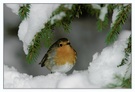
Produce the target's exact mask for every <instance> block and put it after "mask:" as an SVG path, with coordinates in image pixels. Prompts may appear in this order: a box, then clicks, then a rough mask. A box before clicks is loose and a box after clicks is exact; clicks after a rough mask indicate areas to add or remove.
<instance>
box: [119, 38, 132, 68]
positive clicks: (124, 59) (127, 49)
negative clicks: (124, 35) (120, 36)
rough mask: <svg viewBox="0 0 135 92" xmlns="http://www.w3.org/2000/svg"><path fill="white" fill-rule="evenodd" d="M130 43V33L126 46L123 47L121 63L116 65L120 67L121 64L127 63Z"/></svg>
mask: <svg viewBox="0 0 135 92" xmlns="http://www.w3.org/2000/svg"><path fill="white" fill-rule="evenodd" d="M131 44H132V43H131V35H130V37H129V38H128V43H127V48H125V50H124V52H125V57H124V58H123V59H122V61H121V64H120V65H118V66H117V67H120V66H122V65H124V64H126V63H127V61H128V57H129V55H130V54H131Z"/></svg>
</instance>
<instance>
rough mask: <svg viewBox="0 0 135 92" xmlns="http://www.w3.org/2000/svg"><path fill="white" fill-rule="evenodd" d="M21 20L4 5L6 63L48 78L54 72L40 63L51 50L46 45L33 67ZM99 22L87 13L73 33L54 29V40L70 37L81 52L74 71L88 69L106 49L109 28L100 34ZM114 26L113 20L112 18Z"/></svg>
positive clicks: (75, 47)
mask: <svg viewBox="0 0 135 92" xmlns="http://www.w3.org/2000/svg"><path fill="white" fill-rule="evenodd" d="M20 22H21V20H20V18H19V16H17V15H16V14H14V13H13V12H12V11H11V9H10V8H8V7H7V6H6V5H5V4H4V60H3V62H4V64H5V65H8V66H13V67H15V68H16V69H17V70H18V71H19V72H21V73H27V74H29V75H33V76H37V75H47V74H48V73H50V71H49V70H47V68H46V67H40V65H39V64H38V63H39V62H40V61H41V59H42V58H43V56H44V54H45V53H46V51H47V50H48V48H45V47H44V45H42V46H41V51H40V55H39V57H38V59H37V61H36V62H35V63H33V64H28V63H27V61H26V55H25V54H24V51H23V44H22V41H20V40H19V38H18V27H19V24H20ZM96 22H97V19H96V18H95V17H92V16H88V15H87V14H83V15H82V16H81V17H80V18H79V19H75V20H74V21H73V22H72V23H71V27H72V30H71V31H70V33H66V32H64V31H63V30H62V29H61V28H57V29H55V30H54V34H55V35H54V36H55V37H54V41H53V42H55V41H56V40H58V39H59V38H62V37H65V38H68V39H69V40H70V42H71V45H72V47H73V48H74V49H75V50H76V52H77V63H76V64H75V66H74V67H73V69H72V70H71V71H70V72H68V74H70V73H71V72H72V71H73V70H86V69H87V68H88V66H89V63H90V62H91V61H92V56H93V54H95V53H96V52H101V51H102V49H103V48H105V47H106V44H105V38H106V36H107V33H108V31H109V27H108V28H107V29H106V30H104V31H103V32H98V31H97V26H96ZM110 23H111V17H110ZM122 29H123V30H131V15H129V18H128V20H127V21H126V23H125V25H124V26H123V27H122Z"/></svg>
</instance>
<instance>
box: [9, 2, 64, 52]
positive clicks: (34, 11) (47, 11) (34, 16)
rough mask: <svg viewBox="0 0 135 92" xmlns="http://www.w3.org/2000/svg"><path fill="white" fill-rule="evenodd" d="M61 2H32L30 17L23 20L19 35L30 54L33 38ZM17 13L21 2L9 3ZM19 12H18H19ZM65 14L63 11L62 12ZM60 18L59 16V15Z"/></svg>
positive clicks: (25, 49)
mask: <svg viewBox="0 0 135 92" xmlns="http://www.w3.org/2000/svg"><path fill="white" fill-rule="evenodd" d="M59 5H60V4H31V5H30V12H29V17H28V18H26V19H25V20H23V21H22V22H21V24H20V26H19V31H18V37H19V39H20V40H21V41H22V42H23V47H24V52H25V54H28V46H29V45H30V44H32V39H33V38H34V36H35V34H36V33H37V32H40V31H41V29H42V28H44V24H45V23H47V22H48V21H49V19H50V16H51V14H52V12H53V11H54V10H55V9H56V8H58V7H59ZM7 6H8V7H10V8H11V9H12V11H15V12H16V13H17V12H18V10H19V4H11V5H8V4H7ZM17 14H18V13H17ZM60 15H61V16H64V15H63V13H62V14H60ZM57 18H59V17H57Z"/></svg>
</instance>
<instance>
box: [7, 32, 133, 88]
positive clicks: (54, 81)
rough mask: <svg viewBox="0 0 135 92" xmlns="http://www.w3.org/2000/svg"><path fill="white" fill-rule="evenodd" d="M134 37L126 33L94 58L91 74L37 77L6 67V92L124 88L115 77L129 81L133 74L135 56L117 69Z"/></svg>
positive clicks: (78, 72)
mask: <svg viewBox="0 0 135 92" xmlns="http://www.w3.org/2000/svg"><path fill="white" fill-rule="evenodd" d="M130 34H131V33H130V31H122V33H121V34H120V36H119V38H118V40H117V41H115V42H114V44H112V45H110V46H108V47H106V48H104V49H103V50H102V52H101V53H98V52H97V53H95V54H94V55H93V60H92V62H91V63H90V64H89V67H88V69H87V70H82V71H75V70H74V72H73V73H72V74H70V75H67V74H62V73H53V74H48V75H46V76H44V75H39V76H35V77H33V76H31V75H27V74H25V73H19V72H18V71H17V70H16V69H15V68H14V67H8V65H4V88H107V85H109V84H117V85H120V84H121V82H122V81H119V80H118V79H116V78H115V76H116V75H118V76H121V77H125V78H129V75H130V74H131V66H129V63H130V62H131V55H130V58H129V59H128V63H126V64H125V65H123V66H121V67H117V65H119V64H120V63H121V60H122V58H123V57H124V48H126V46H127V44H126V43H127V38H128V37H129V35H130ZM129 67H130V68H129ZM126 71H128V72H127V73H125V72H126Z"/></svg>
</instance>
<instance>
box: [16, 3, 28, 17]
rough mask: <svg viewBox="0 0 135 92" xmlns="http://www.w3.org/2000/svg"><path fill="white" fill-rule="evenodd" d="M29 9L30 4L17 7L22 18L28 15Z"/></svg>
mask: <svg viewBox="0 0 135 92" xmlns="http://www.w3.org/2000/svg"><path fill="white" fill-rule="evenodd" d="M29 9H30V4H23V6H21V7H20V8H19V16H20V18H21V19H22V20H23V19H25V18H27V17H28V15H29V11H30V10H29Z"/></svg>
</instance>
